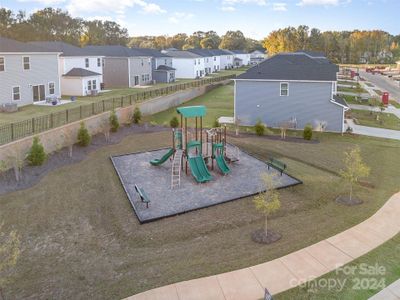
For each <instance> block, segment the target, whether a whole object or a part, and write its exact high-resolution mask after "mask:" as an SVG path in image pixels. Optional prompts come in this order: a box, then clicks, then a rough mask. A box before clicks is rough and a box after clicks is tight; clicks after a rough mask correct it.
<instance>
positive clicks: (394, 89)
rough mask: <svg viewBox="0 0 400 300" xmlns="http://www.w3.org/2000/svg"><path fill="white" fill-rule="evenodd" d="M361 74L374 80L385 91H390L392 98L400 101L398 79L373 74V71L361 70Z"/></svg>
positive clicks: (371, 80) (367, 78)
mask: <svg viewBox="0 0 400 300" xmlns="http://www.w3.org/2000/svg"><path fill="white" fill-rule="evenodd" d="M360 76H361V77H364V78H365V79H366V80H368V81H370V82H372V83H373V84H374V85H376V86H377V87H378V88H380V89H381V90H382V91H383V92H389V94H390V99H393V100H396V101H397V102H400V86H399V83H398V82H396V81H393V80H391V79H390V78H387V77H386V76H382V75H378V74H376V75H372V74H371V73H367V72H365V71H362V70H360Z"/></svg>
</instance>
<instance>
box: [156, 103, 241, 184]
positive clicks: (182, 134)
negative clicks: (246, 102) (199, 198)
mask: <svg viewBox="0 0 400 300" xmlns="http://www.w3.org/2000/svg"><path fill="white" fill-rule="evenodd" d="M177 113H178V114H179V115H180V126H181V127H180V128H177V129H173V130H172V148H170V149H168V151H167V152H166V153H165V154H164V155H163V156H162V157H161V158H160V159H153V160H151V161H150V164H152V165H153V166H159V165H161V164H163V163H164V162H166V161H167V160H168V159H172V170H171V189H174V188H177V187H179V186H180V182H181V180H180V179H181V173H182V171H183V170H184V171H185V174H186V175H187V174H188V169H190V172H191V174H192V176H193V178H194V179H195V180H196V182H198V183H206V182H209V181H211V180H213V176H212V175H211V173H210V171H209V168H211V170H214V166H217V167H218V169H219V171H220V172H221V173H222V174H223V175H227V174H229V173H230V171H231V169H230V168H229V166H228V163H227V161H228V162H234V161H238V155H235V153H232V154H233V155H230V156H228V155H227V147H226V126H224V127H218V128H211V129H208V130H203V117H204V116H205V115H206V107H205V106H186V107H179V108H177ZM188 119H194V121H195V128H194V131H191V130H190V129H189V128H188ZM237 153H238V152H237ZM214 160H215V164H214Z"/></svg>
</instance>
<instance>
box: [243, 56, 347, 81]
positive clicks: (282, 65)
mask: <svg viewBox="0 0 400 300" xmlns="http://www.w3.org/2000/svg"><path fill="white" fill-rule="evenodd" d="M338 71H339V67H338V66H337V65H335V64H333V63H331V62H330V61H329V60H328V59H327V58H326V57H320V56H318V57H313V56H311V55H310V54H307V53H304V52H298V53H281V54H277V55H275V56H272V57H271V58H268V59H266V60H264V61H263V62H261V63H260V64H258V65H256V66H254V67H252V68H250V69H249V70H247V72H245V73H243V74H241V75H239V76H238V77H236V78H237V79H266V80H268V79H270V80H312V81H335V80H337V78H336V73H337V72H338Z"/></svg>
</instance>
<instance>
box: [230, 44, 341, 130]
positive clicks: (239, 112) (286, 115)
mask: <svg viewBox="0 0 400 300" xmlns="http://www.w3.org/2000/svg"><path fill="white" fill-rule="evenodd" d="M338 71H339V68H338V66H337V65H335V64H332V63H331V62H330V61H329V60H328V59H327V58H326V57H324V56H323V55H322V54H319V53H313V52H306V51H302V52H295V53H282V54H277V55H275V56H273V57H271V58H269V59H267V60H265V61H263V62H261V63H260V64H259V65H257V66H254V67H252V68H251V69H249V70H248V71H247V72H245V73H243V74H241V75H239V76H238V77H237V78H236V79H235V80H234V81H235V120H237V121H239V122H240V123H241V124H243V125H254V124H255V123H256V122H257V120H261V121H262V122H264V123H265V124H267V125H268V126H271V127H280V126H283V124H289V126H290V127H292V128H296V129H303V128H304V127H305V126H306V125H307V124H311V125H312V126H313V127H314V129H317V128H321V127H323V128H324V130H326V131H331V132H343V131H344V112H345V111H346V110H347V109H348V106H347V104H346V102H345V101H344V100H343V99H341V98H340V97H338V96H337V95H336V86H337V72H338ZM286 126H287V125H286Z"/></svg>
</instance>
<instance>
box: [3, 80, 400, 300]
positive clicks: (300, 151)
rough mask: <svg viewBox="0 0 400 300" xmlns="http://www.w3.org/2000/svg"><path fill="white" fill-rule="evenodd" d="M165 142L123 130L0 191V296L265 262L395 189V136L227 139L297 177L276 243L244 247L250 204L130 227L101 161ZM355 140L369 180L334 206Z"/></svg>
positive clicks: (157, 279) (251, 218) (125, 291)
mask: <svg viewBox="0 0 400 300" xmlns="http://www.w3.org/2000/svg"><path fill="white" fill-rule="evenodd" d="M231 88H232V87H230V86H227V87H223V88H220V89H221V90H222V91H223V92H222V91H218V90H213V91H211V92H210V93H209V95H208V96H209V97H208V100H204V101H208V102H207V105H208V106H210V107H209V113H210V114H214V115H218V113H217V112H223V114H225V113H227V112H228V111H230V108H229V107H231V105H232V98H230V97H226V99H225V101H223V100H222V98H223V97H222V95H220V94H219V93H226V95H230V93H231V90H230V89H231ZM210 95H211V96H210ZM213 95H214V96H213ZM218 95H219V96H218ZM212 99H214V100H215V99H216V100H215V102H214V105H215V106H214V107H211V106H212V104H213V101H212ZM204 101H200V100H199V99H196V100H193V101H191V102H189V103H187V104H188V105H191V104H199V103H203V104H204ZM218 103H219V104H218ZM167 116H168V117H167ZM170 116H171V115H168V114H167V115H166V116H165V117H164V118H165V120H168V121H169V117H170ZM156 119H158V120H162V118H161V114H160V115H158V116H157V117H156ZM212 120H213V118H210V119H208V120H207V121H206V122H211V121H212ZM161 122H164V121H161ZM170 138H171V134H170V133H169V132H158V133H147V134H145V133H143V134H132V135H130V136H129V137H127V138H125V139H124V140H123V141H122V142H121V143H120V144H117V145H109V146H107V147H103V148H101V149H99V150H97V151H95V152H93V153H91V154H90V155H89V156H88V157H87V158H86V159H85V160H84V161H82V162H80V163H79V164H71V165H69V166H65V167H62V168H60V169H57V170H54V171H53V172H51V173H50V174H48V175H47V176H45V177H44V178H43V179H42V180H41V181H40V182H39V183H38V184H37V185H36V186H34V187H32V188H29V189H27V190H22V191H18V192H14V193H9V194H7V195H3V196H0V220H1V222H4V230H5V231H9V230H11V229H15V230H17V231H18V234H19V236H20V239H21V251H22V252H21V256H20V259H19V260H18V262H17V265H16V267H15V270H14V272H12V273H11V274H10V277H9V279H10V281H9V282H8V283H7V284H6V286H5V288H4V294H5V297H6V299H15V298H17V299H18V298H27V297H31V298H63V299H83V298H84V299H88V298H91V299H116V298H119V299H120V298H123V297H127V296H130V295H132V294H135V293H138V292H141V291H144V290H147V289H151V288H155V287H159V286H163V285H167V284H171V283H174V282H178V281H182V280H188V279H193V278H198V277H202V276H208V275H212V274H217V273H221V272H226V271H231V270H235V269H239V268H243V267H248V266H250V265H255V264H258V263H262V262H265V261H269V260H271V259H275V258H278V257H281V256H283V255H286V254H288V253H290V252H293V251H296V250H299V249H301V248H304V247H306V246H308V245H310V244H313V243H316V242H318V241H320V240H323V239H325V238H328V237H330V236H332V235H334V234H337V233H339V232H341V231H343V230H345V229H347V228H349V227H351V226H354V225H355V224H357V223H359V222H361V221H363V220H365V219H366V218H368V217H369V216H371V215H372V214H373V213H374V212H375V211H376V210H378V209H379V208H380V207H381V206H382V205H383V204H384V203H385V202H386V200H387V199H388V198H389V197H390V196H391V195H392V194H394V193H396V192H398V189H399V186H400V177H399V176H398V170H399V169H400V161H399V159H398V153H399V151H400V142H399V141H394V140H386V139H377V138H370V137H362V136H352V135H344V136H341V135H338V134H329V133H323V134H319V136H318V140H319V143H299V142H289V141H281V140H270V139H267V138H259V137H256V136H252V135H250V136H246V135H244V136H242V137H230V138H229V140H228V142H231V143H234V144H236V145H237V146H239V147H241V148H242V149H243V150H245V151H248V152H250V153H252V154H253V155H255V156H257V157H259V158H260V159H262V160H266V159H267V158H269V157H271V156H273V157H276V158H277V159H279V160H282V161H283V162H285V163H286V164H287V165H288V169H287V171H288V173H289V174H291V175H293V176H295V177H297V178H299V179H301V180H302V181H303V182H304V184H303V185H299V186H296V187H292V188H288V189H284V190H281V191H280V195H281V203H282V207H281V209H280V210H279V212H277V213H276V214H275V215H274V216H273V217H271V218H270V223H269V227H270V228H272V229H273V230H275V231H278V232H279V233H281V234H282V239H281V240H279V242H277V243H274V244H271V245H268V246H266V245H259V244H255V243H253V242H252V240H251V238H250V235H251V233H252V232H253V231H254V230H256V229H258V228H260V227H261V226H263V221H264V219H263V217H262V216H261V215H260V214H259V213H258V212H257V211H256V210H255V208H254V206H253V203H252V201H251V200H252V198H244V199H241V200H237V201H233V202H230V203H225V204H221V205H218V206H214V207H210V208H207V209H202V210H198V211H194V212H191V213H187V214H183V215H180V216H176V217H172V218H167V219H163V220H160V221H157V222H154V223H150V224H145V225H140V224H139V223H138V221H137V219H136V217H135V215H134V213H133V212H132V208H131V206H130V204H129V201H128V200H127V197H126V194H125V192H124V190H123V188H122V187H121V184H120V182H119V179H118V177H117V175H116V173H115V170H114V169H113V167H112V164H111V162H110V159H109V157H110V155H117V154H124V153H131V152H135V151H143V150H151V149H156V148H160V147H167V146H170ZM354 144H357V145H359V147H360V149H361V152H362V156H363V159H364V160H365V161H366V162H367V163H368V165H369V166H370V168H371V175H370V177H369V178H368V179H367V181H368V182H369V184H368V185H366V186H357V187H356V188H355V194H356V195H357V197H359V198H361V199H363V200H364V203H363V204H362V205H360V206H357V207H347V206H343V205H339V204H337V203H336V202H335V201H334V200H335V198H336V197H337V196H338V195H342V194H345V193H347V191H348V189H347V187H346V185H345V184H343V182H342V181H341V180H340V178H339V176H338V172H339V170H340V169H341V168H342V167H343V164H342V161H343V152H344V151H346V150H348V149H350V148H352V147H354ZM377 154H379V155H377ZM237 167H240V164H238V166H237ZM0 180H1V178H0ZM204 188H205V189H206V188H207V185H204ZM396 241H397V242H398V240H396ZM389 247H391V245H389ZM394 263H396V265H397V266H398V260H397V258H396V260H395V259H393V264H394Z"/></svg>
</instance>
